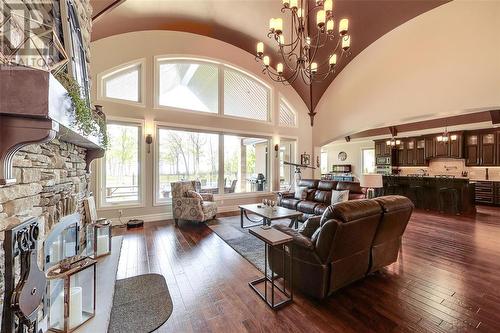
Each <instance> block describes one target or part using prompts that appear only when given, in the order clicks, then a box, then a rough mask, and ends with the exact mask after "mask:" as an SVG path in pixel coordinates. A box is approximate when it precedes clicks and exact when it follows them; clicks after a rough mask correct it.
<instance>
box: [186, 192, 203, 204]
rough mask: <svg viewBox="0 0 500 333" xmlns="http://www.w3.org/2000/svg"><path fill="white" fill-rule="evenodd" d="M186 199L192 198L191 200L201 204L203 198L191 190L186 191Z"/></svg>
mask: <svg viewBox="0 0 500 333" xmlns="http://www.w3.org/2000/svg"><path fill="white" fill-rule="evenodd" d="M186 197H188V198H193V199H199V200H200V201H201V202H203V196H202V195H201V194H200V193H198V192H196V191H193V190H189V191H187V192H186Z"/></svg>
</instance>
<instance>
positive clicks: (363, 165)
mask: <svg viewBox="0 0 500 333" xmlns="http://www.w3.org/2000/svg"><path fill="white" fill-rule="evenodd" d="M367 150H371V151H373V158H374V161H375V165H376V161H377V156H376V155H375V148H361V174H364V173H365V151H367ZM375 165H374V167H373V171H372V172H371V173H374V172H375V171H376V167H375ZM369 173H370V172H369Z"/></svg>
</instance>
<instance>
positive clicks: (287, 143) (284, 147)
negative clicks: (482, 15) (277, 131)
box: [279, 139, 295, 190]
mask: <svg viewBox="0 0 500 333" xmlns="http://www.w3.org/2000/svg"><path fill="white" fill-rule="evenodd" d="M279 154H280V155H279V159H280V189H281V190H289V189H291V188H292V186H293V182H294V174H295V168H294V167H293V166H291V165H287V164H285V163H284V162H290V163H295V158H294V157H295V141H294V140H286V139H281V142H280V150H279Z"/></svg>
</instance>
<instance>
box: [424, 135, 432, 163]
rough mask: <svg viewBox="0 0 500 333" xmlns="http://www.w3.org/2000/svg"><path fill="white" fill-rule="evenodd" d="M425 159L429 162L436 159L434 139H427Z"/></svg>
mask: <svg viewBox="0 0 500 333" xmlns="http://www.w3.org/2000/svg"><path fill="white" fill-rule="evenodd" d="M424 154H425V159H426V160H429V159H431V158H433V157H434V138H431V137H429V138H425V152H424Z"/></svg>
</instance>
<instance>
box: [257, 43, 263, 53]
mask: <svg viewBox="0 0 500 333" xmlns="http://www.w3.org/2000/svg"><path fill="white" fill-rule="evenodd" d="M263 53H264V43H262V42H258V43H257V54H259V55H261V54H263Z"/></svg>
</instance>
